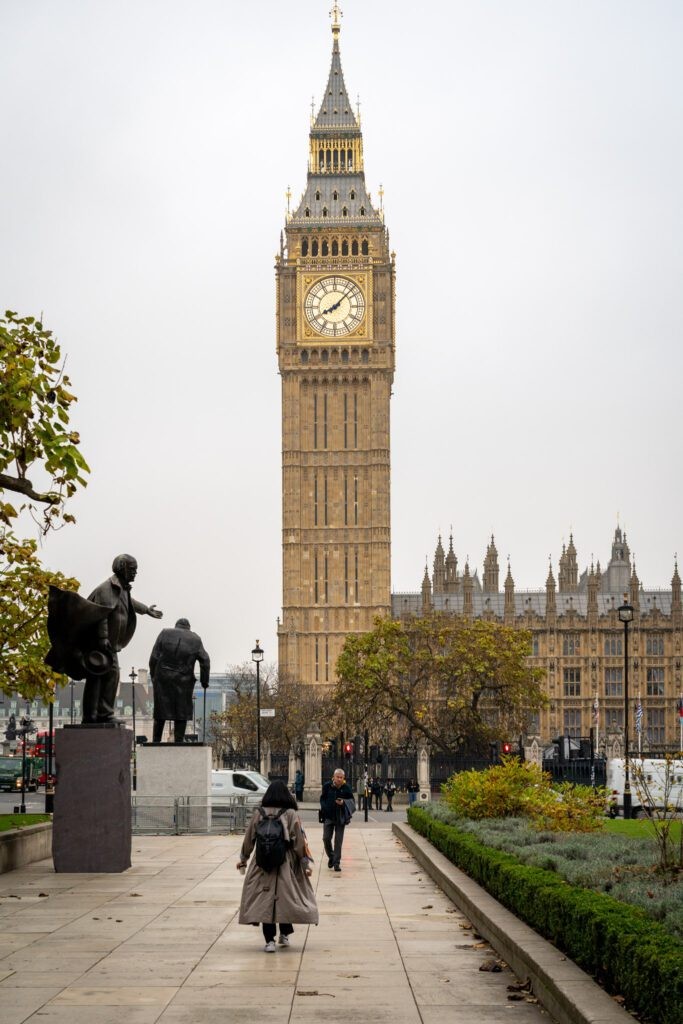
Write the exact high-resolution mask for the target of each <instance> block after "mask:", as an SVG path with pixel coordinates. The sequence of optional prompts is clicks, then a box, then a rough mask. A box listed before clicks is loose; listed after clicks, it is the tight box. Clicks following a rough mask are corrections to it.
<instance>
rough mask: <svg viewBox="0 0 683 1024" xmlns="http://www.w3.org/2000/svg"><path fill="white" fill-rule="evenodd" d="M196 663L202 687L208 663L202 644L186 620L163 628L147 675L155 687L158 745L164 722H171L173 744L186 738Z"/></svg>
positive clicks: (154, 733) (207, 674) (205, 680)
mask: <svg viewBox="0 0 683 1024" xmlns="http://www.w3.org/2000/svg"><path fill="white" fill-rule="evenodd" d="M196 662H199V666H200V679H201V684H202V686H203V687H205V688H206V687H207V686H208V685H209V672H210V670H211V663H210V661H209V656H208V654H207V653H206V651H205V650H204V645H203V643H202V641H201V637H199V636H198V635H197V634H196V633H193V632H192V630H191V629H190V623H189V622H188V621H187V619H178V621H177V622H176V624H175V628H174V629H162V631H161V633H159V636H158V637H157V640H156V643H155V644H154V649H153V650H152V653H151V655H150V659H149V674H150V676H151V677H152V684H153V686H154V732H153V738H154V742H155V743H161V737H162V735H163V732H164V725H165V724H166V720H167V719H170V720H171V721H173V723H174V726H173V738H174V740H175V742H176V743H182V742H183V740H184V739H185V729H186V728H187V723H188V720H189V719H190V718H192V691H193V690H194V684H195V676H194V666H195V664H196Z"/></svg>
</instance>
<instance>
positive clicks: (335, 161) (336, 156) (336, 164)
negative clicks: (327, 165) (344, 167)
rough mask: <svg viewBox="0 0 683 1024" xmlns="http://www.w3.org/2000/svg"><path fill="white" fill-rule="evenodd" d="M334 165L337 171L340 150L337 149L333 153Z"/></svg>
mask: <svg viewBox="0 0 683 1024" xmlns="http://www.w3.org/2000/svg"><path fill="white" fill-rule="evenodd" d="M332 165H333V167H334V169H335V171H336V170H337V168H338V167H339V150H338V149H335V150H333V151H332Z"/></svg>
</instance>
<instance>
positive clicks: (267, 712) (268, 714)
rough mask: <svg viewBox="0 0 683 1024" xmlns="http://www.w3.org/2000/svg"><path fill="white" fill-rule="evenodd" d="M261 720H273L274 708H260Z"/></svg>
mask: <svg viewBox="0 0 683 1024" xmlns="http://www.w3.org/2000/svg"><path fill="white" fill-rule="evenodd" d="M261 718H275V708H261Z"/></svg>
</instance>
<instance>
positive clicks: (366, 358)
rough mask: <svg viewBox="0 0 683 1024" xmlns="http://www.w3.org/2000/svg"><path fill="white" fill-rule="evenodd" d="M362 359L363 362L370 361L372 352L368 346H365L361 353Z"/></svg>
mask: <svg viewBox="0 0 683 1024" xmlns="http://www.w3.org/2000/svg"><path fill="white" fill-rule="evenodd" d="M360 361H361V363H369V362H370V353H369V352H368V350H367V349H366V348H364V349H363V351H362V352H361V354H360Z"/></svg>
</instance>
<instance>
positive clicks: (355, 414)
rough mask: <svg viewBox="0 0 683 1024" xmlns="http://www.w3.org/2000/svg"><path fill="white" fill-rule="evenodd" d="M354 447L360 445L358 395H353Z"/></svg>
mask: <svg viewBox="0 0 683 1024" xmlns="http://www.w3.org/2000/svg"><path fill="white" fill-rule="evenodd" d="M353 447H354V448H357V447H358V395H354V396H353Z"/></svg>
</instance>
